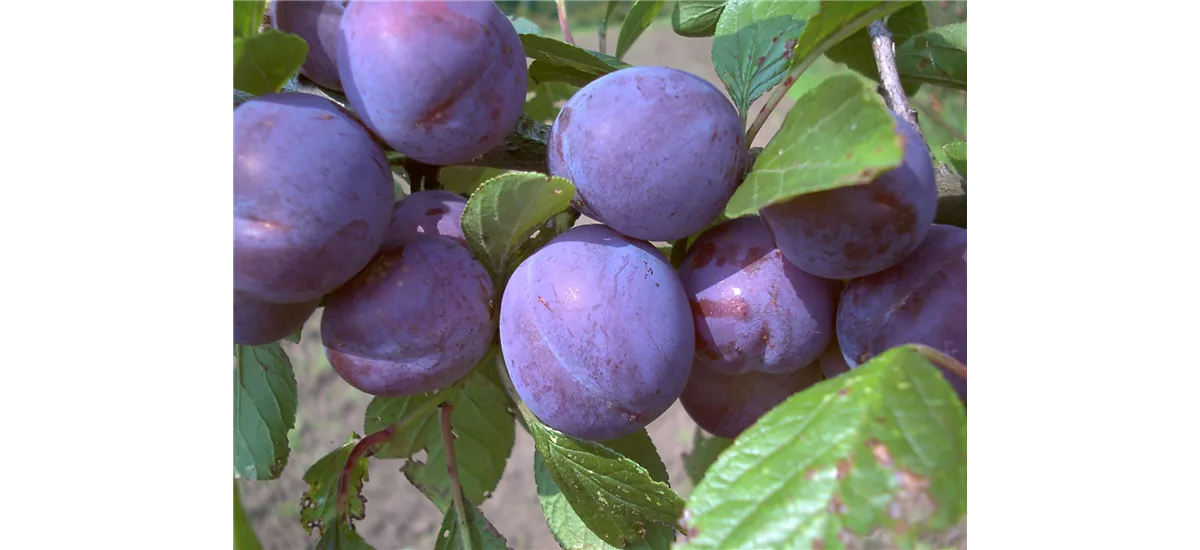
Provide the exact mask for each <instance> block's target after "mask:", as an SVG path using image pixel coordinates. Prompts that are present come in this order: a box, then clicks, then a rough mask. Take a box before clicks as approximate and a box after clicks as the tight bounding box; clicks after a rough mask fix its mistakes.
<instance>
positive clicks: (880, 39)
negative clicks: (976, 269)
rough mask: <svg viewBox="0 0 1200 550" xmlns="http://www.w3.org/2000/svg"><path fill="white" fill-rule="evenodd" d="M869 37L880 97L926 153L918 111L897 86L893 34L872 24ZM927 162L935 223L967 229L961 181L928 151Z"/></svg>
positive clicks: (964, 198)
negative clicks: (933, 188)
mask: <svg viewBox="0 0 1200 550" xmlns="http://www.w3.org/2000/svg"><path fill="white" fill-rule="evenodd" d="M867 32H868V33H870V35H871V49H872V50H873V51H874V52H875V64H876V65H877V66H878V67H879V93H880V95H882V96H883V100H884V102H885V103H887V106H888V108H889V109H891V110H892V112H894V113H896V114H897V115H899V116H900V118H903V119H904V120H905V121H907V122H908V123H909V124H912V126H913V128H915V129H916V130H917V135H919V136H921V142H922V143H924V144H925V148H926V150H929V143H928V142H927V141H926V140H925V134H924V133H923V132H921V124H920V121H918V120H917V111H915V110H913V109H910V108H909V107H908V95H907V94H905V93H904V87H903V86H901V85H900V71H899V70H897V69H896V44H895V43H894V42H893V41H892V32H891V31H889V30H888V28H887V26H886V25H884V24H883V21H880V20H878V19H877V20H875V21H872V22H871V23H870V24H869V25H867ZM929 153H930V154H929V157H930V161H932V162H933V167H934V176H935V177H936V178H937V191H938V209H937V215H936V216H935V217H934V220H933V221H934V223H940V224H947V225H956V226H958V227H964V228H965V227H966V226H967V187H966V184H965V182H963V179H962V177H961V176H959V175H958V174H955V173H954V171H953V170H950V169H949V168H947V167H946V165H945V164H942V163H941V162H938V160H937V159H935V158H934V157H933V151H932V150H930V151H929Z"/></svg>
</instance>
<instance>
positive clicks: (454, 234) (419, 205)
mask: <svg viewBox="0 0 1200 550" xmlns="http://www.w3.org/2000/svg"><path fill="white" fill-rule="evenodd" d="M466 207H467V199H465V198H463V196H462V195H459V194H456V193H451V192H449V191H442V190H440V189H433V190H428V191H417V192H416V193H413V194H411V195H409V196H407V197H404V198H403V199H401V200H400V202H397V203H396V206H395V207H394V208H393V209H392V224H391V225H390V226H388V231H387V236H385V237H384V245H385V246H386V245H390V244H396V243H399V242H400V241H402V240H404V239H406V238H408V237H409V236H411V235H419V234H430V235H441V236H443V237H446V238H448V239H451V240H453V241H455V242H457V243H459V244H462V245H463V246H466V244H467V237H466V235H464V234H463V228H462V215H463V209H464V208H466Z"/></svg>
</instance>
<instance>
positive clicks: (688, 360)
mask: <svg viewBox="0 0 1200 550" xmlns="http://www.w3.org/2000/svg"><path fill="white" fill-rule="evenodd" d="M694 334H695V331H694V329H693V327H692V317H691V313H690V311H689V309H688V301H687V296H686V295H685V294H684V291H683V286H682V285H681V284H680V283H679V278H678V277H677V276H676V275H675V271H674V270H673V269H671V264H670V262H668V261H667V259H666V257H664V256H663V255H662V253H660V252H659V251H658V250H656V249H655V248H654V247H653V246H651V245H650V244H649V243H647V242H644V241H638V240H635V239H630V238H628V237H625V236H623V235H621V234H619V233H617V232H616V231H613V230H612V229H610V228H608V227H605V226H603V225H582V226H577V227H574V228H572V229H569V230H567V231H566V232H564V233H563V234H561V235H559V236H557V237H555V238H554V239H551V241H550V242H549V243H547V245H546V246H545V247H543V248H541V249H539V250H538V251H537V252H534V253H533V254H532V255H531V256H530V257H529V258H527V259H526V260H525V261H524V262H521V264H520V265H519V266H518V267H517V269H516V270H515V272H514V273H513V275H512V278H511V279H510V280H509V282H508V286H507V287H506V288H505V290H504V297H503V300H502V301H501V303H500V346H501V349H502V350H503V352H504V359H505V362H506V364H507V366H508V373H509V376H510V377H511V378H512V382H513V386H514V387H515V388H516V390H517V394H518V395H520V397H521V400H522V401H524V403H525V404H526V405H527V406H528V407H529V409H530V410H531V411H532V412H533V413H534V414H535V415H537V417H538V418H539V419H540V420H541V421H542V422H544V423H546V424H547V425H549V426H550V427H552V428H555V429H557V430H559V431H561V432H563V433H565V434H567V435H570V436H573V437H578V438H581V439H588V440H592V441H607V440H610V439H617V438H620V437H624V436H626V435H629V434H631V433H633V432H636V431H637V430H639V429H641V428H644V427H646V426H647V425H648V424H650V422H652V421H653V420H654V419H656V418H658V417H659V416H661V415H662V414H663V413H664V412H666V411H667V409H668V408H670V407H671V404H672V403H674V402H675V400H676V399H678V398H679V394H680V393H681V392H683V387H684V385H685V384H686V383H687V379H688V374H689V373H690V372H691V367H692V355H693V353H694V351H695V335H694Z"/></svg>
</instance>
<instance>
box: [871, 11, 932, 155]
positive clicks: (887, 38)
mask: <svg viewBox="0 0 1200 550" xmlns="http://www.w3.org/2000/svg"><path fill="white" fill-rule="evenodd" d="M867 32H869V33H870V34H871V49H872V50H874V51H875V64H876V65H878V66H879V87H880V88H881V89H882V95H883V100H884V101H885V102H887V106H888V108H889V109H891V110H892V112H894V113H896V114H897V115H900V118H903V119H904V120H906V121H908V123H909V124H912V125H913V127H914V128H916V129H917V134H918V135H920V136H921V139H925V135H924V134H922V133H921V125H920V124H919V123H918V122H917V112H916V111H914V110H912V109H909V108H908V95H906V94H905V93H904V87H903V86H901V85H900V71H898V70H897V69H896V44H895V43H894V42H892V31H889V30H888V28H887V26H885V25H884V24H883V21H880V20H878V19H876V20H875V21H872V22H871V24H869V25H867Z"/></svg>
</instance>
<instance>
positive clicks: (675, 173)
mask: <svg viewBox="0 0 1200 550" xmlns="http://www.w3.org/2000/svg"><path fill="white" fill-rule="evenodd" d="M893 116H894V115H893ZM894 120H895V123H896V132H897V133H898V135H899V137H900V139H901V140H902V142H903V143H904V144H905V147H904V159H903V162H902V164H901V165H900V166H898V167H897V168H895V169H893V170H891V171H889V172H887V173H884V174H882V175H880V176H878V177H877V178H876V179H875V180H874V181H872V182H870V183H868V184H864V185H859V186H853V187H843V188H838V189H833V190H829V191H824V192H819V193H813V194H808V195H803V196H800V197H797V198H794V199H791V200H788V201H784V202H782V203H778V204H773V205H770V206H768V207H766V208H763V209H762V210H761V211H760V212H759V215H751V216H744V217H741V218H737V219H732V220H725V221H721V222H720V223H715V224H714V222H715V221H717V217H718V215H719V214H720V212H721V210H722V209H723V208H724V206H725V204H726V203H727V202H728V201H729V199H730V197H731V196H732V194H733V192H734V191H735V190H736V188H737V186H738V185H739V184H740V182H741V180H742V174H743V173H744V171H745V169H746V168H747V164H746V163H747V162H748V160H749V159H748V156H747V145H746V143H744V141H743V139H744V138H743V128H742V125H741V122H740V120H739V118H738V115H737V111H736V110H735V109H734V106H733V105H732V103H731V102H730V101H729V100H728V99H726V98H725V96H724V95H722V94H721V93H720V92H719V91H718V90H717V89H716V88H714V87H713V86H712V85H710V84H708V83H707V82H705V81H704V80H702V79H700V78H698V77H696V76H694V75H691V74H688V73H686V72H683V71H679V70H675V69H670V68H665V67H634V68H627V69H622V70H619V71H616V72H613V73H610V74H608V75H606V76H604V77H601V78H599V79H597V80H595V81H593V82H591V83H590V84H588V85H587V86H585V87H583V88H581V89H580V90H579V91H578V92H577V93H575V95H573V96H572V97H571V98H570V99H569V100H568V101H567V103H566V104H565V105H564V106H563V108H562V110H561V112H560V113H559V115H558V117H557V118H556V119H555V121H554V124H553V126H552V128H551V132H550V141H549V144H548V154H547V156H548V158H547V163H548V166H549V169H550V173H551V174H553V175H556V176H561V177H564V178H567V179H569V180H571V181H572V182H573V183H574V184H575V187H576V196H575V199H574V202H573V206H574V207H575V208H576V209H578V210H579V211H580V212H581V213H583V214H586V215H588V216H589V217H591V218H593V219H594V220H596V221H597V222H599V223H598V224H596V225H584V226H579V227H576V228H573V229H570V230H568V231H566V232H564V233H563V234H561V235H559V236H558V237H556V238H554V239H553V240H552V241H550V243H549V244H547V245H546V246H545V247H544V248H542V249H540V250H538V251H537V252H535V253H534V254H533V255H532V256H530V257H529V258H528V259H527V260H526V261H525V262H524V263H522V264H521V265H520V266H519V267H518V268H517V269H516V271H515V272H514V274H513V277H512V279H511V280H510V281H509V283H508V286H507V288H506V289H505V291H504V295H503V297H502V300H501V306H500V342H501V347H502V349H503V351H504V354H505V360H506V364H507V367H508V370H509V374H510V375H511V378H512V380H513V383H514V386H515V388H516V390H517V393H518V394H519V395H520V397H521V399H522V400H523V401H524V402H525V403H526V405H527V406H528V407H529V408H530V410H532V411H533V412H534V413H535V414H536V415H537V416H538V417H539V418H540V419H541V420H542V421H543V422H545V423H547V424H548V425H550V426H552V427H554V428H556V429H558V430H560V431H562V432H564V433H567V434H569V435H573V436H576V437H580V438H585V439H592V440H600V441H603V440H608V439H614V438H618V437H621V436H624V435H627V434H629V433H632V432H634V431H636V430H638V429H640V428H642V427H645V426H646V425H647V424H648V423H649V422H651V421H653V420H654V419H655V418H657V417H658V416H660V415H661V414H662V413H664V412H665V411H666V410H667V409H668V408H669V407H670V406H671V405H672V404H673V403H674V402H675V401H676V400H679V401H680V402H681V403H682V405H683V407H684V409H685V410H686V411H687V412H688V414H689V415H690V416H691V417H692V419H693V420H695V421H696V423H697V424H698V425H699V426H700V427H702V428H704V429H705V430H706V431H708V432H710V433H713V434H716V435H720V436H724V437H736V436H737V435H738V434H739V433H741V432H742V431H744V430H745V429H746V428H747V427H749V426H750V425H752V424H753V423H754V422H755V421H757V420H758V418H760V417H761V416H762V415H763V414H764V413H765V412H766V411H768V410H770V409H771V408H773V407H775V406H776V405H778V404H779V403H781V402H783V401H784V400H786V399H787V398H788V397H790V396H791V395H793V394H795V393H796V392H799V391H801V390H803V389H805V388H807V387H809V386H812V385H813V384H815V383H817V382H819V381H821V380H823V379H826V378H829V377H832V376H836V375H837V374H840V373H841V372H845V371H847V370H849V369H850V368H852V367H856V366H858V365H860V364H862V363H863V362H865V361H867V360H868V359H870V358H871V357H873V356H875V355H877V354H879V353H881V352H883V351H885V350H887V349H888V348H891V347H893V346H897V345H902V344H906V343H922V344H926V345H929V346H932V347H934V348H937V349H940V350H942V351H943V352H945V353H947V354H949V355H951V356H953V357H955V358H957V359H958V360H959V361H961V362H963V363H965V362H966V230H964V229H960V228H957V227H949V226H941V225H935V224H934V223H933V217H934V213H935V210H936V208H937V190H936V184H935V180H934V171H933V166H932V163H931V161H930V158H929V152H928V149H927V148H926V146H925V145H924V142H923V141H922V139H921V137H920V134H919V133H917V131H916V130H915V129H914V128H913V127H911V126H910V125H908V123H907V122H905V121H904V120H903V119H901V118H900V117H898V116H894ZM706 227H708V229H707V230H705V228H706ZM697 233H700V234H699V236H698V237H697V238H696V240H695V241H694V242H693V243H692V244H691V245H690V246H689V248H688V250H687V252H686V255H685V256H684V257H683V259H682V261H681V262H680V264H679V265H678V266H677V267H675V268H673V267H672V266H671V264H670V263H669V262H668V260H667V258H665V257H664V256H663V255H662V253H660V252H659V251H658V250H657V249H656V248H654V247H653V246H651V244H650V243H651V242H652V241H672V240H676V239H681V238H684V237H688V236H690V235H694V234H697ZM945 374H946V376H947V377H948V378H949V379H950V381H951V383H952V385H954V387H955V388H956V389H957V390H958V391H959V395H960V396H961V398H962V399H963V400H964V401H965V400H966V384H965V380H961V379H958V378H957V376H956V375H954V374H952V373H950V372H946V373H945Z"/></svg>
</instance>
